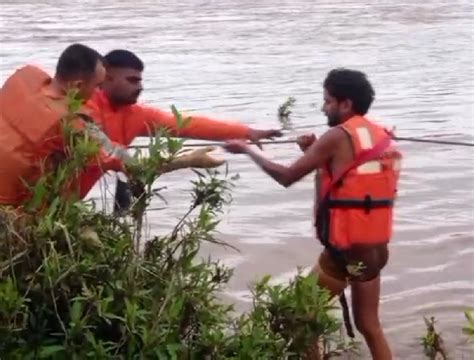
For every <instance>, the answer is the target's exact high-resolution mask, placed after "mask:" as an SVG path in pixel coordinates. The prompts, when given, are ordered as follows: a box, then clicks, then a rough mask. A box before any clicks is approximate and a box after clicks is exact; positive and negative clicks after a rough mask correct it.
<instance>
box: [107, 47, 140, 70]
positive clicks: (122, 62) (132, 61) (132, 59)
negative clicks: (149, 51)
mask: <svg viewBox="0 0 474 360" xmlns="http://www.w3.org/2000/svg"><path fill="white" fill-rule="evenodd" d="M104 59H105V63H106V66H108V67H112V68H129V69H134V70H138V71H143V69H144V68H145V65H144V64H143V61H141V60H140V58H139V57H138V56H137V55H135V54H134V53H133V52H131V51H128V50H123V49H117V50H112V51H111V52H109V53H108V54H107V55H105V57H104Z"/></svg>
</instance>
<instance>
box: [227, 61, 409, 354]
mask: <svg viewBox="0 0 474 360" xmlns="http://www.w3.org/2000/svg"><path fill="white" fill-rule="evenodd" d="M374 96H375V92H374V90H373V88H372V85H371V84H370V82H369V81H368V79H367V78H366V75H365V74H363V73H362V72H359V71H354V70H348V69H334V70H332V71H330V72H329V74H328V75H327V77H326V79H325V81H324V105H323V107H322V111H323V112H324V114H325V115H326V116H327V119H328V125H329V126H330V127H331V128H330V129H329V130H328V131H327V132H326V133H325V134H323V135H322V136H321V138H320V139H318V140H316V137H315V136H314V135H313V134H311V135H304V136H301V137H299V138H298V139H297V143H298V145H299V146H300V148H301V150H302V151H304V155H303V156H301V157H300V158H299V159H298V160H297V161H296V162H294V163H293V164H292V165H291V166H283V165H279V164H277V163H274V162H272V161H270V160H268V159H266V158H264V157H263V156H262V155H260V154H258V153H257V152H255V151H254V150H253V149H251V147H250V146H249V145H248V144H246V143H245V142H242V141H239V140H233V141H229V142H228V143H227V144H226V145H225V148H226V149H227V151H229V152H231V153H235V154H239V153H246V154H248V155H249V156H250V158H251V159H252V160H253V161H254V162H255V163H256V164H258V165H259V166H260V167H261V168H262V170H263V171H265V172H266V173H267V174H268V175H270V176H271V177H272V178H273V179H274V180H276V181H277V182H278V183H280V184H281V185H283V186H285V187H288V186H290V185H292V184H293V183H295V182H297V181H299V180H301V179H302V178H303V177H305V176H306V175H308V174H309V173H311V172H313V171H314V170H317V174H316V202H315V220H316V221H315V223H316V232H317V235H318V238H319V239H320V241H321V242H322V244H323V245H324V251H323V252H322V254H321V255H320V257H319V260H318V262H317V264H316V266H315V267H314V269H313V271H314V272H315V273H316V274H317V276H318V279H319V282H320V285H322V286H324V287H326V288H327V289H329V290H330V292H331V293H332V294H333V295H334V296H336V295H340V294H342V293H343V291H344V289H345V288H346V286H347V285H349V284H350V285H351V290H352V291H351V293H352V309H353V314H354V320H355V324H356V327H357V329H358V330H359V331H360V332H361V333H362V335H363V336H364V338H365V340H366V343H367V345H368V347H369V349H370V351H371V354H372V357H373V358H374V359H377V360H386V359H391V358H392V355H391V351H390V347H389V345H388V343H387V340H386V339H385V336H384V332H383V329H382V326H381V324H380V321H379V316H378V308H379V296H380V272H381V270H382V269H383V268H384V266H385V265H386V263H387V261H388V247H387V245H388V242H389V240H390V238H391V236H392V216H393V214H392V211H393V204H394V201H395V197H396V191H397V183H398V178H399V171H400V161H401V154H400V153H399V152H398V150H397V149H396V148H395V146H394V144H392V141H391V135H390V133H388V132H387V131H386V130H385V129H384V128H382V127H381V126H380V125H377V124H375V123H374V122H372V121H370V120H369V119H368V118H367V117H366V116H365V115H366V113H367V112H368V110H369V108H370V105H371V104H372V102H373V99H374Z"/></svg>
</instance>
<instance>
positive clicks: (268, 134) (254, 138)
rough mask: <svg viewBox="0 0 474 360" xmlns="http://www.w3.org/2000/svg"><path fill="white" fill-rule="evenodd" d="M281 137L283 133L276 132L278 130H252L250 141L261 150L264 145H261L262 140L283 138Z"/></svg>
mask: <svg viewBox="0 0 474 360" xmlns="http://www.w3.org/2000/svg"><path fill="white" fill-rule="evenodd" d="M281 136H283V133H282V132H281V130H276V129H270V130H257V129H250V131H249V135H248V139H249V140H250V141H251V142H253V143H254V144H255V145H257V146H258V147H259V148H260V149H261V148H262V145H261V144H260V140H262V139H270V140H272V139H273V138H276V137H281Z"/></svg>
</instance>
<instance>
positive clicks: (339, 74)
mask: <svg viewBox="0 0 474 360" xmlns="http://www.w3.org/2000/svg"><path fill="white" fill-rule="evenodd" d="M324 88H325V89H326V91H327V92H328V93H329V95H330V96H332V97H335V98H336V99H337V100H338V101H343V100H346V99H349V100H351V101H352V109H353V110H354V112H355V113H356V114H357V115H365V114H367V112H368V111H369V108H370V105H371V104H372V102H373V101H374V98H375V91H374V89H373V87H372V85H371V83H370V82H369V80H368V79H367V76H366V75H365V74H364V73H363V72H361V71H357V70H349V69H344V68H338V69H333V70H331V71H330V72H329V73H328V75H327V77H326V79H325V80H324Z"/></svg>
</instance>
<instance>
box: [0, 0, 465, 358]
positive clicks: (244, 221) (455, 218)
mask: <svg viewBox="0 0 474 360" xmlns="http://www.w3.org/2000/svg"><path fill="white" fill-rule="evenodd" d="M71 42H83V43H86V44H88V45H91V46H93V47H95V48H97V49H98V50H100V51H102V52H106V51H108V50H111V49H114V48H128V49H130V50H133V51H135V52H136V53H137V54H139V55H140V56H141V57H142V58H143V60H144V61H145V63H146V69H145V83H144V84H145V88H146V91H145V92H144V94H143V97H142V100H143V101H145V102H147V103H150V104H154V105H156V106H160V107H163V108H168V107H169V106H170V105H171V104H175V105H176V106H177V107H178V108H179V109H187V110H193V111H195V112H200V113H205V114H212V115H215V116H216V117H218V118H222V119H238V120H241V121H243V122H246V123H248V124H251V125H254V126H256V127H261V128H264V127H274V126H278V123H277V120H276V116H275V113H276V109H277V107H278V105H279V104H281V103H282V102H283V101H284V100H285V99H286V98H287V97H288V96H290V95H292V96H294V97H296V99H297V105H296V108H295V110H294V116H293V121H294V122H295V123H296V125H299V126H310V125H314V131H315V132H316V133H317V134H321V133H322V132H323V131H324V130H325V126H324V123H325V119H324V118H323V116H322V114H321V113H320V111H319V107H320V106H321V103H322V90H321V82H322V80H323V78H324V76H325V74H326V73H327V71H329V70H330V69H331V68H334V67H337V66H346V67H350V68H357V69H360V70H363V71H365V72H366V73H367V74H368V75H369V78H370V79H371V80H372V82H373V84H374V87H375V89H376V92H377V99H376V102H375V104H374V106H373V108H372V110H371V115H372V117H373V118H375V119H378V120H380V121H381V122H382V123H383V124H385V125H387V126H396V127H397V133H398V135H399V136H420V137H437V138H439V139H444V140H454V141H469V142H473V141H474V133H473V132H474V125H473V124H474V121H473V99H474V84H473V79H474V76H473V60H472V59H473V56H472V55H473V5H472V3H471V2H470V1H460V0H453V1H449V2H448V1H440V0H426V1H423V2H408V1H394V0H384V1H366V0H364V1H350V0H347V1H322V0H313V1H311V0H292V1H283V0H273V1H269V0H262V1H247V0H241V1H235V0H221V1H199V0H187V1H182V0H177V1H174V2H169V1H151V0H150V1H146V0H136V1H133V2H132V1H111V0H103V1H82V2H80V3H76V4H74V5H71V3H70V2H66V1H39V2H36V1H34V2H33V1H22V0H15V1H11V0H3V1H2V3H1V6H0V44H1V64H0V70H1V79H2V81H3V80H4V79H5V78H6V77H7V76H8V75H9V74H10V73H11V72H12V71H13V70H14V69H15V68H16V67H18V66H20V65H21V64H23V63H26V62H33V63H37V64H41V65H42V66H44V67H45V68H46V69H48V70H50V71H52V70H53V69H54V64H55V61H56V58H57V56H58V54H59V52H60V51H61V50H62V49H63V48H64V47H65V46H66V45H67V44H69V43H71ZM290 135H291V136H295V135H296V133H293V134H290ZM138 142H140V141H138ZM400 147H401V149H402V151H403V153H404V156H405V160H404V166H403V175H402V178H401V183H400V191H399V200H398V204H397V207H396V216H395V219H396V221H395V234H394V238H393V241H392V242H391V246H390V253H391V254H390V255H391V256H390V262H389V265H388V266H387V267H386V269H385V271H384V273H383V277H382V281H383V285H382V303H381V316H382V320H383V325H384V328H385V329H386V332H387V335H388V337H389V339H390V342H391V344H392V346H393V349H394V352H395V355H396V356H395V357H396V358H397V359H422V358H423V357H422V353H421V348H420V346H419V337H420V336H421V335H422V334H423V331H424V323H423V316H432V315H434V316H436V318H437V319H438V321H439V325H438V326H439V329H440V330H441V331H442V333H443V336H444V338H445V340H446V343H447V347H448V349H449V350H450V351H451V353H452V355H453V359H468V358H469V351H468V348H469V346H468V345H467V344H466V343H465V341H464V339H465V338H464V337H463V336H462V334H461V327H462V325H463V324H464V318H463V310H464V309H465V308H467V307H471V308H472V307H473V304H474V281H473V278H474V268H473V266H474V265H473V263H474V261H473V260H474V244H473V240H474V225H473V222H474V208H473V206H474V205H473V201H474V191H473V190H474V182H473V178H474V163H473V150H474V149H473V148H468V147H454V146H444V145H429V144H414V143H407V142H403V143H400ZM265 152H266V154H267V155H268V156H269V157H271V158H273V159H275V160H278V161H281V162H283V163H290V162H291V161H292V160H293V159H295V158H296V157H297V156H298V154H299V153H298V150H297V149H296V147H295V146H294V145H292V144H283V145H269V146H266V148H265ZM221 155H222V156H224V157H225V158H226V159H228V160H229V169H230V172H231V174H235V173H239V174H240V176H241V178H240V180H238V182H237V187H236V189H235V191H234V194H233V196H234V202H233V204H232V206H231V207H230V208H229V211H228V212H227V213H226V214H225V215H224V217H223V221H222V223H221V224H220V225H219V231H220V234H219V237H220V238H221V239H222V240H225V241H227V242H229V243H231V244H232V245H234V246H236V247H238V248H239V249H240V252H235V251H233V250H225V249H221V248H215V247H209V246H205V249H204V250H205V252H206V253H211V254H212V256H213V257H215V258H220V259H221V260H222V261H223V262H224V263H226V264H228V265H230V266H233V267H235V276H234V278H233V279H232V280H231V282H230V284H229V287H228V289H227V290H226V299H227V300H228V301H233V302H235V304H236V307H237V309H239V310H245V309H248V308H249V306H250V303H249V297H248V296H249V293H248V285H249V284H250V283H251V282H252V281H253V280H255V279H257V278H260V277H261V276H263V275H264V274H271V275H272V276H273V277H274V281H276V282H286V281H288V279H290V278H291V277H292V276H293V275H294V274H295V272H296V267H297V266H300V267H302V268H303V269H306V270H307V269H309V268H310V267H311V266H312V265H313V263H314V261H315V259H316V257H317V254H318V253H319V252H320V250H321V246H320V245H319V244H318V243H317V241H315V240H314V236H313V229H312V226H311V205H312V197H313V195H312V191H313V189H312V185H313V184H312V177H311V176H308V177H307V178H305V179H304V180H303V181H301V182H300V183H298V184H296V185H294V186H293V187H291V188H289V189H283V188H281V187H280V186H279V185H277V184H276V183H275V182H273V181H272V180H271V179H270V178H269V177H267V176H266V175H264V174H263V173H262V172H260V171H259V170H258V169H257V167H256V166H255V165H254V164H253V163H251V162H250V161H249V160H248V159H247V158H245V157H243V156H230V155H227V154H224V153H221ZM193 177H194V176H193V175H192V174H191V173H190V172H189V171H181V172H180V173H174V174H169V175H167V176H165V177H164V178H163V179H162V180H161V183H160V185H163V186H167V189H166V190H164V192H163V195H165V197H166V198H167V200H168V201H169V205H164V204H163V203H161V202H159V201H157V202H156V204H153V206H154V207H163V206H164V207H165V209H163V210H160V211H151V212H149V214H148V221H149V225H150V231H151V233H153V234H155V233H166V232H167V231H169V230H170V229H171V228H172V226H173V225H174V224H175V222H176V218H177V217H178V216H179V215H180V214H182V213H183V212H184V210H185V209H186V207H187V206H188V204H189V201H190V195H189V189H190V187H191V186H190V183H189V181H188V180H191V179H193ZM112 188H113V185H110V189H109V191H110V192H111V191H113V189H112ZM99 195H100V187H96V188H95V189H94V190H93V191H92V193H91V195H90V197H97V196H99ZM471 354H472V352H471ZM364 356H365V357H367V355H364Z"/></svg>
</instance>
